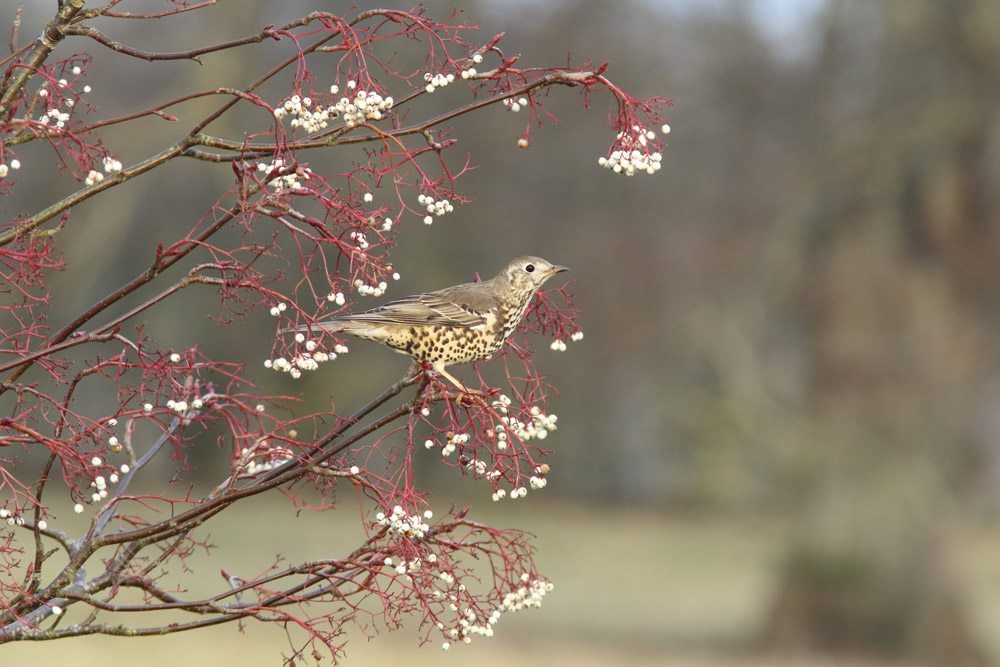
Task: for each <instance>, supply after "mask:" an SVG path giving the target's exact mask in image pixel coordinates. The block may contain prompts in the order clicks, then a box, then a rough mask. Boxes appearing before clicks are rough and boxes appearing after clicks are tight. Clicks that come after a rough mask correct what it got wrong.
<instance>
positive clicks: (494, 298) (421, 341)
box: [296, 257, 567, 391]
mask: <svg viewBox="0 0 1000 667" xmlns="http://www.w3.org/2000/svg"><path fill="white" fill-rule="evenodd" d="M566 270H567V269H566V267H565V266H557V265H554V264H550V263H549V262H547V261H545V260H544V259H542V258H541V257H521V258H518V259H515V260H514V261H513V262H511V263H510V264H508V265H507V266H506V267H505V268H504V269H503V270H502V271H501V272H500V273H498V274H497V275H496V276H495V277H493V278H491V279H490V280H485V281H482V282H478V283H465V284H463V285H455V286H454V287H446V288H444V289H442V290H437V291H436V292H427V293H426V294H415V295H413V296H408V297H404V298H402V299H397V300H395V301H390V302H389V303H387V304H385V305H383V306H379V307H378V308H373V309H372V310H366V311H364V312H362V313H347V314H344V315H338V316H337V317H335V318H333V319H331V320H327V321H324V322H319V323H317V324H313V325H305V326H302V327H299V328H298V329H296V330H297V331H308V330H318V329H325V330H327V331H332V332H343V333H346V334H350V335H352V336H356V337H358V338H363V339H365V340H373V341H375V342H376V343H382V344H383V345H386V346H388V347H391V348H392V349H394V350H396V351H397V352H401V353H403V354H407V355H409V356H411V357H413V358H414V359H415V360H417V361H420V362H427V363H428V364H430V366H431V368H432V369H433V370H435V371H437V372H438V373H440V374H441V375H443V376H444V377H446V378H448V379H449V380H451V381H452V382H453V383H454V384H455V386H457V387H458V388H460V389H462V390H463V391H467V390H466V389H465V386H464V385H463V384H462V383H461V382H459V381H458V380H456V379H455V378H454V377H452V376H451V375H450V374H449V373H448V372H447V371H446V370H445V366H450V365H452V364H465V363H469V362H473V361H480V360H482V359H488V358H490V357H492V356H493V355H494V354H496V353H497V352H499V351H500V348H501V347H503V344H504V341H505V340H507V338H508V337H509V336H510V335H511V334H513V333H514V330H515V329H517V325H518V324H520V322H521V318H522V317H524V313H525V311H526V310H527V309H528V304H529V303H530V302H531V298H532V297H533V296H534V295H535V292H536V291H537V290H538V288H539V287H541V286H542V284H543V283H544V282H545V281H546V280H548V279H549V278H551V277H552V276H554V275H555V274H557V273H560V272H561V271H566Z"/></svg>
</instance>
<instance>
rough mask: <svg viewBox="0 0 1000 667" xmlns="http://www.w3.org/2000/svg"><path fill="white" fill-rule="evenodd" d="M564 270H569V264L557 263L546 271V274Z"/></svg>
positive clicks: (552, 274) (549, 274) (554, 273)
mask: <svg viewBox="0 0 1000 667" xmlns="http://www.w3.org/2000/svg"><path fill="white" fill-rule="evenodd" d="M563 271H569V267H568V266H558V265H556V266H553V267H552V268H551V269H549V272H548V273H546V274H545V275H546V276H554V275H556V274H557V273H562V272H563Z"/></svg>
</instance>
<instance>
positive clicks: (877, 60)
mask: <svg viewBox="0 0 1000 667" xmlns="http://www.w3.org/2000/svg"><path fill="white" fill-rule="evenodd" d="M824 21H825V38H824V42H823V47H822V51H821V56H820V58H819V60H818V61H817V63H816V67H815V71H814V73H813V75H812V77H811V80H810V83H809V87H807V88H806V89H804V90H803V94H804V95H806V96H811V97H812V98H813V99H815V101H816V107H815V108H814V110H813V111H814V114H813V118H814V120H815V122H816V130H817V136H818V137H824V139H823V140H821V141H819V142H818V145H817V146H816V150H815V152H814V153H813V158H812V162H813V163H812V165H811V167H810V168H809V173H810V174H811V177H810V179H811V182H806V183H804V184H803V185H804V188H805V192H806V193H807V197H808V198H809V199H810V200H811V204H810V206H811V211H810V212H808V213H807V214H806V215H805V222H806V224H807V226H808V229H809V233H810V238H809V239H808V243H807V244H806V245H805V246H804V247H803V251H804V255H803V256H802V261H803V274H802V276H803V280H804V282H805V285H804V287H805V290H804V293H803V297H804V298H803V302H802V305H803V308H804V312H805V315H806V323H807V327H808V332H809V337H808V344H809V347H810V354H809V355H808V357H807V358H809V359H811V362H810V365H809V366H808V367H807V369H806V373H807V378H808V382H807V384H806V385H805V391H806V393H805V397H806V399H807V401H808V406H809V408H808V410H809V412H808V419H807V423H806V424H804V425H803V428H802V430H801V432H800V434H799V435H800V438H801V448H802V451H803V456H802V458H801V460H800V468H799V472H800V474H801V475H802V476H801V478H800V480H801V487H800V488H802V489H808V490H809V491H808V495H807V498H808V502H807V503H806V504H805V505H804V512H803V515H802V516H801V517H800V518H801V522H800V525H799V528H800V530H799V531H798V534H797V540H796V543H795V545H794V546H793V550H792V553H791V554H790V557H789V560H788V564H787V569H786V571H785V581H784V584H783V586H782V589H781V592H780V594H779V596H778V598H777V604H776V607H775V610H774V616H773V622H772V626H771V633H770V637H771V640H772V642H774V643H775V644H777V645H780V646H793V647H799V648H802V647H804V648H810V649H820V650H837V651H851V652H857V651H877V652H880V653H888V654H892V655H898V656H909V657H912V658H916V659H919V660H925V661H931V662H934V663H936V664H947V665H958V664H978V663H979V662H981V657H980V655H979V652H978V651H977V649H976V646H975V642H974V641H973V640H972V634H971V632H970V629H969V626H968V623H967V619H966V617H965V615H964V613H963V609H962V606H961V596H960V595H959V591H958V582H957V580H956V576H955V574H956V573H955V571H954V563H953V562H952V560H951V553H950V540H949V533H948V530H949V528H948V526H949V518H950V515H951V514H952V512H953V511H954V503H953V501H954V500H955V499H958V500H962V499H963V496H965V497H966V498H967V495H968V494H967V491H966V489H967V486H968V483H969V482H970V480H971V479H972V477H971V476H970V472H971V470H972V466H971V465H970V463H971V462H972V461H973V460H974V458H975V455H976V452H975V448H976V443H977V441H978V440H979V435H980V434H978V433H977V428H978V424H977V422H978V420H979V418H980V417H981V410H982V408H983V404H982V398H981V397H982V392H983V389H984V388H985V386H986V383H987V381H989V380H990V379H991V378H992V379H993V380H995V377H996V373H997V367H996V361H997V360H996V356H995V350H997V349H998V342H1000V341H998V340H997V335H996V331H997V329H996V328H995V326H991V325H995V324H996V317H997V308H996V306H997V303H996V300H997V290H996V285H997V284H998V279H1000V261H998V258H1000V254H998V250H1000V226H998V225H997V224H996V223H997V220H998V219H1000V218H998V214H1000V210H998V206H997V203H998V202H997V198H996V194H995V192H996V184H997V182H998V180H997V165H998V157H1000V155H998V150H997V149H998V146H1000V144H998V142H997V140H998V138H1000V135H998V129H1000V127H998V124H997V113H998V111H1000V105H998V101H1000V86H998V85H997V84H998V81H1000V43H998V42H997V40H996V39H995V36H996V35H997V34H998V33H1000V11H998V9H997V4H996V3H995V2H993V1H992V0H968V1H964V2H958V3H956V2H951V1H947V0H906V1H905V2H904V1H896V2H883V3H869V2H864V1H860V2H859V1H856V0H833V1H831V2H830V3H829V5H828V8H827V11H826V13H825V15H824ZM807 180H809V179H807Z"/></svg>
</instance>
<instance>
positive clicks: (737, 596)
mask: <svg viewBox="0 0 1000 667" xmlns="http://www.w3.org/2000/svg"><path fill="white" fill-rule="evenodd" d="M344 507H345V509H344V511H342V512H330V513H326V514H322V515H314V514H310V513H304V514H303V516H301V517H298V518H292V519H290V518H289V514H290V513H289V511H288V508H287V506H285V505H284V504H283V502H282V501H280V500H277V498H276V497H271V498H269V499H262V500H258V501H256V502H255V503H254V504H250V505H247V506H245V507H244V508H243V510H242V511H241V512H240V513H239V514H236V513H233V514H231V515H228V516H223V517H222V521H221V522H217V523H216V525H215V526H214V528H213V531H212V533H213V540H212V541H213V542H215V543H216V544H218V545H219V548H218V549H216V550H214V551H212V552H211V553H209V554H200V555H198V556H197V557H195V558H193V559H191V561H190V562H189V566H190V567H191V568H192V569H193V570H194V572H195V578H196V579H197V581H196V582H195V584H194V585H192V588H196V589H201V588H202V587H204V589H205V590H206V591H207V590H210V589H211V588H213V587H217V586H218V584H219V583H220V581H221V580H220V579H219V570H220V568H223V567H224V568H226V569H227V570H228V571H230V572H232V573H248V574H252V573H255V572H257V571H260V570H263V569H264V568H265V567H266V566H267V565H269V564H270V563H271V562H272V560H273V558H274V555H275V551H276V550H277V551H280V552H282V553H283V554H284V555H286V556H288V557H294V556H306V557H308V556H310V555H311V556H319V555H326V556H330V555H337V554H341V553H343V552H344V551H345V550H346V549H347V548H348V547H349V546H350V545H351V544H353V543H354V542H355V541H356V538H357V535H359V534H360V528H359V527H358V525H357V523H358V522H357V516H356V512H355V511H354V510H352V509H347V508H348V505H345V506H344ZM476 511H478V512H479V514H478V515H476V517H475V518H478V519H481V520H484V521H487V522H490V523H493V524H494V525H502V526H518V527H521V528H524V529H526V530H529V531H531V532H534V533H535V534H536V535H537V536H538V537H537V540H536V541H535V544H536V545H537V547H538V554H537V561H538V563H539V567H540V569H541V570H542V572H544V573H545V574H546V575H548V576H549V577H550V578H551V579H552V580H553V581H554V582H555V590H554V591H553V592H552V593H551V594H550V595H549V596H547V597H546V599H545V602H544V604H543V605H542V607H541V609H538V610H530V611H524V612H520V613H518V614H511V615H508V616H505V617H504V618H503V619H501V621H500V623H499V624H498V625H497V627H496V635H495V637H493V638H492V639H485V638H477V639H476V640H475V641H473V643H472V644H471V645H469V646H464V645H457V646H454V647H452V649H451V650H450V651H448V652H447V653H445V652H443V651H441V649H440V644H439V642H437V641H435V642H433V643H431V644H428V645H426V646H424V647H422V648H418V646H417V645H418V635H417V626H416V623H411V624H410V625H409V626H408V627H406V628H404V629H402V630H398V631H396V632H393V633H383V634H380V635H377V636H376V637H375V638H374V639H372V640H371V641H368V640H366V639H365V638H364V637H362V636H360V635H359V633H357V632H351V633H349V635H348V642H349V643H348V645H347V658H346V659H345V661H344V664H347V665H383V664H405V665H406V666H407V667H420V666H422V665H467V664H476V665H477V666H483V667H492V666H493V665H497V666H501V665H503V666H504V667H506V666H509V665H512V664H531V663H533V664H544V665H552V666H555V667H561V666H564V665H565V666H569V665H573V666H574V667H589V666H591V665H593V666H597V665H637V666H639V667H644V666H647V665H668V666H671V665H673V666H677V667H694V666H695V665H699V666H702V667H725V666H729V665H732V666H736V665H740V666H743V667H746V666H750V665H761V666H763V665H799V664H809V665H813V666H819V665H826V664H829V665H832V664H835V663H834V662H824V661H822V660H818V659H813V660H809V661H806V662H803V661H802V660H801V659H791V658H785V659H776V658H773V657H772V658H766V659H765V658H764V657H761V656H757V657H753V656H745V655H742V649H744V648H745V647H747V646H749V645H750V642H751V641H752V639H753V637H754V636H755V635H756V633H757V632H758V630H759V629H760V628H761V625H762V623H763V622H764V619H765V618H766V614H767V611H768V608H769V603H770V597H769V596H770V594H771V592H772V590H773V587H774V582H775V576H776V572H777V565H778V563H779V561H780V558H781V556H782V554H783V549H784V539H783V531H782V530H781V528H780V526H779V525H778V524H777V523H776V522H774V521H758V520H755V519H749V518H746V517H743V518H719V517H717V516H708V515H706V516H697V515H691V516H671V515H667V514H663V513H653V512H644V511H641V510H636V509H615V510H604V509H593V508H580V507H574V506H571V505H561V504H551V503H545V502H540V501H539V500H538V499H537V498H536V499H535V500H534V501H532V500H531V499H529V500H526V501H523V502H522V501H519V502H517V503H513V502H511V503H505V504H503V505H502V506H493V505H492V504H490V505H488V506H482V507H481V508H479V507H477V508H475V509H474V512H476ZM993 532H994V531H983V530H979V531H974V532H973V533H970V534H969V535H968V536H967V539H966V540H964V541H965V542H969V543H970V544H973V545H975V547H976V548H975V549H967V550H964V551H963V553H966V554H967V555H966V556H965V559H964V560H963V562H962V565H963V571H964V572H965V573H966V576H967V577H969V579H970V581H969V585H970V591H972V592H974V595H973V596H972V598H971V599H970V604H971V607H970V608H971V609H972V610H973V611H974V613H975V619H976V627H977V630H978V632H979V634H980V635H981V636H982V637H983V638H984V640H985V641H987V642H989V641H992V642H994V643H995V642H996V641H997V640H996V639H995V638H996V637H998V636H1000V622H998V621H1000V539H997V538H994V537H993ZM177 581H178V582H179V581H180V578H179V577H178V578H177ZM185 581H187V580H185ZM991 638H993V639H992V640H991ZM994 648H995V646H994ZM284 651H286V642H285V638H284V635H283V632H282V631H281V630H280V628H278V627H271V626H270V625H265V624H260V623H254V624H248V625H247V626H245V628H244V631H243V632H240V631H239V630H238V629H237V626H235V625H232V624H230V625H224V626H220V627H216V628H211V629H207V630H198V631H194V632H190V633H182V634H177V635H170V636H166V637H153V638H137V639H122V638H113V637H84V638H79V639H69V640H59V641H55V642H35V643H27V642H26V643H20V644H10V645H6V646H3V647H2V648H0V664H2V665H4V666H5V667H6V666H10V667H15V666H20V665H39V664H66V665H70V664H71V665H73V666H74V667H98V666H100V667H104V666H105V665H107V664H109V663H110V664H113V663H115V662H121V661H125V660H127V661H129V662H132V663H135V664H141V665H146V666H149V667H160V666H164V667H165V666H167V665H171V666H172V665H177V664H186V665H194V666H198V665H220V664H222V665H229V664H238V665H241V667H256V666H264V665H267V666H271V665H280V664H281V657H280V656H281V654H282V652H284ZM671 656H672V657H671ZM668 657H669V659H668ZM525 661H527V662H525ZM836 664H844V663H836ZM851 664H862V663H851ZM865 664H874V663H865Z"/></svg>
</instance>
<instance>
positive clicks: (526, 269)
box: [524, 264, 535, 273]
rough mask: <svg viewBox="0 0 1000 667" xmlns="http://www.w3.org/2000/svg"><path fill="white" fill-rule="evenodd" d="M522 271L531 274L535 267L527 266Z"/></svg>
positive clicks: (532, 265)
mask: <svg viewBox="0 0 1000 667" xmlns="http://www.w3.org/2000/svg"><path fill="white" fill-rule="evenodd" d="M524 270H525V271H527V272H528V273H532V272H533V271H534V270H535V265H534V264H528V265H527V266H525V267H524Z"/></svg>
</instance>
